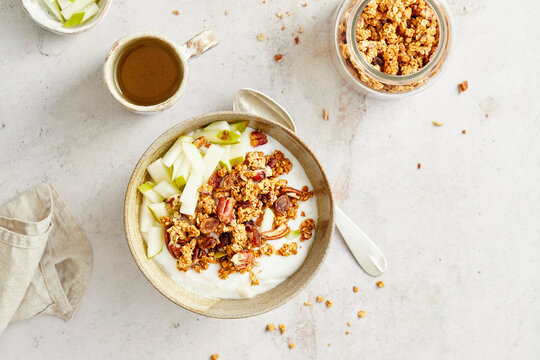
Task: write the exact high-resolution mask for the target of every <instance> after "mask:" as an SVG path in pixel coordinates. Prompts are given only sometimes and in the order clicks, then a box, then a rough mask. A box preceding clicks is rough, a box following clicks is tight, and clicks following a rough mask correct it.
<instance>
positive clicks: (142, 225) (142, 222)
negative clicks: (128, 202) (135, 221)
mask: <svg viewBox="0 0 540 360" xmlns="http://www.w3.org/2000/svg"><path fill="white" fill-rule="evenodd" d="M149 204H150V201H149V200H148V199H147V198H144V199H143V201H142V204H141V211H140V213H139V230H141V232H147V231H148V229H150V228H151V227H152V226H159V223H158V222H156V220H155V219H154V216H153V215H152V213H151V212H150V209H148V207H147V205H149ZM145 240H146V239H145Z"/></svg>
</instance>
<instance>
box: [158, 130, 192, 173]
mask: <svg viewBox="0 0 540 360" xmlns="http://www.w3.org/2000/svg"><path fill="white" fill-rule="evenodd" d="M192 141H193V138H192V137H191V136H180V137H179V138H178V139H177V140H176V142H175V143H174V144H173V146H171V147H170V149H169V150H167V152H166V153H165V155H164V156H163V159H162V162H163V165H165V166H166V167H171V166H172V164H173V163H174V162H175V160H176V159H178V156H180V154H181V153H182V143H183V142H192Z"/></svg>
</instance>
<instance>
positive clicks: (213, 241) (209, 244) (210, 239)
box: [197, 236, 219, 250]
mask: <svg viewBox="0 0 540 360" xmlns="http://www.w3.org/2000/svg"><path fill="white" fill-rule="evenodd" d="M197 242H198V243H199V246H200V248H201V249H203V250H206V249H212V248H213V247H215V246H216V245H217V244H218V243H219V240H218V238H217V237H215V236H205V237H202V238H199V239H198V240H197Z"/></svg>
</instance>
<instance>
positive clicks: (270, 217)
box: [260, 208, 275, 232]
mask: <svg viewBox="0 0 540 360" xmlns="http://www.w3.org/2000/svg"><path fill="white" fill-rule="evenodd" d="M274 217H275V215H274V212H273V211H272V209H270V208H266V209H265V210H264V215H263V219H262V222H261V226H260V231H261V232H265V231H270V230H272V229H273V226H274Z"/></svg>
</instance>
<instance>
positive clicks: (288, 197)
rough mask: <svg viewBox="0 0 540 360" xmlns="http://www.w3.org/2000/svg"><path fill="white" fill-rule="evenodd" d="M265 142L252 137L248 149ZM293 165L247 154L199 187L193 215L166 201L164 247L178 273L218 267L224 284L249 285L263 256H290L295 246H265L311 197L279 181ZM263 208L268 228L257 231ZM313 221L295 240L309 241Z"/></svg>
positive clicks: (277, 158) (282, 159)
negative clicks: (235, 277) (234, 280)
mask: <svg viewBox="0 0 540 360" xmlns="http://www.w3.org/2000/svg"><path fill="white" fill-rule="evenodd" d="M264 143H266V135H265V134H263V133H261V132H258V131H256V132H253V133H252V144H253V145H255V146H258V145H262V144H264ZM292 167H293V166H292V163H291V161H290V160H289V159H287V158H285V156H284V154H283V153H282V152H280V151H275V152H274V153H273V154H270V155H265V154H264V153H263V152H260V151H251V152H248V153H247V154H246V156H245V161H244V162H243V163H241V164H238V165H236V166H234V167H233V168H232V170H231V171H230V172H228V171H227V168H221V169H219V170H216V171H214V173H213V174H212V176H211V177H210V178H209V180H208V182H207V183H206V184H204V185H202V186H201V187H200V188H199V201H198V205H197V209H196V211H195V213H194V215H193V216H189V217H186V216H184V215H182V214H181V213H180V212H179V205H178V202H174V201H172V202H168V204H169V206H170V207H171V210H172V212H173V215H172V217H162V218H161V224H162V225H163V226H164V227H165V244H166V246H167V249H168V250H169V252H170V254H171V255H172V256H173V257H175V258H176V259H177V268H178V270H180V271H188V270H189V269H193V270H195V271H197V272H201V271H203V270H206V269H208V267H209V266H210V264H212V263H215V264H219V265H220V266H221V267H220V269H219V270H218V275H219V277H220V278H222V279H226V278H227V277H228V276H229V275H230V274H231V273H234V272H240V273H246V272H249V277H250V280H251V285H258V284H259V281H258V280H257V277H256V276H255V273H254V272H253V271H252V270H253V267H254V266H256V265H257V262H256V259H257V258H258V257H260V256H262V255H266V256H271V255H272V254H276V255H280V256H290V255H295V254H296V253H297V250H298V244H297V243H296V242H292V243H291V244H284V245H283V246H282V247H281V248H280V249H278V250H277V251H276V250H275V249H274V246H272V245H271V244H269V243H267V241H271V240H275V239H281V238H282V237H283V236H285V235H287V234H288V233H289V232H290V229H289V227H288V226H287V222H288V221H289V220H290V219H296V217H297V210H298V206H299V202H301V201H307V200H309V199H310V198H311V197H313V191H309V189H308V188H307V186H304V187H303V188H302V189H301V190H297V189H294V188H291V187H288V186H287V180H285V179H281V178H279V176H280V175H282V174H288V173H289V172H290V171H291V170H292ZM266 208H270V209H272V211H273V212H274V214H275V218H274V224H273V227H274V228H273V229H272V230H270V231H266V232H260V231H259V228H258V226H259V225H260V224H261V222H262V218H263V213H264V211H265V209H266ZM314 228H315V221H314V220H313V219H306V220H304V221H303V222H302V224H301V226H300V229H299V230H298V232H299V233H300V240H301V241H305V240H308V239H309V238H311V236H312V231H313V229H314Z"/></svg>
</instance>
